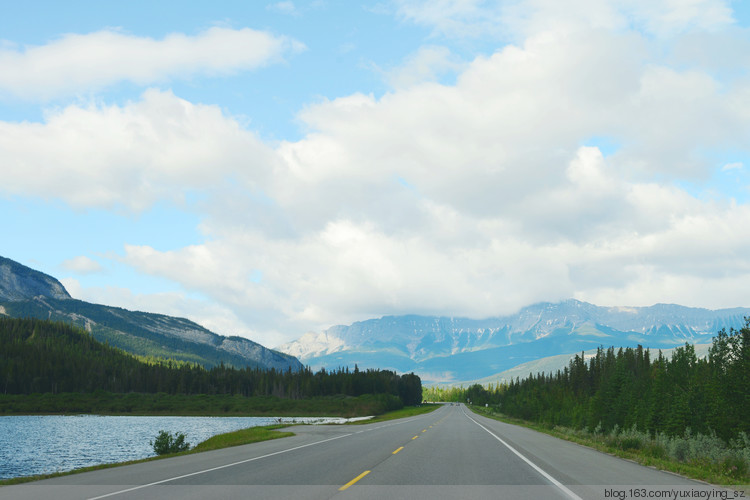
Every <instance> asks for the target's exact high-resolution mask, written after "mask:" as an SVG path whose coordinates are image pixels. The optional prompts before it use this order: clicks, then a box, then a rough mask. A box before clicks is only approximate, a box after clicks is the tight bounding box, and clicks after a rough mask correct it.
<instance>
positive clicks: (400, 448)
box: [392, 446, 404, 455]
mask: <svg viewBox="0 0 750 500" xmlns="http://www.w3.org/2000/svg"><path fill="white" fill-rule="evenodd" d="M403 449H404V447H403V446H401V447H399V449H397V450H396V451H394V452H393V453H392V455H395V454H396V453H398V452H399V451H401V450H403Z"/></svg>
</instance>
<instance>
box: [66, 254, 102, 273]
mask: <svg viewBox="0 0 750 500" xmlns="http://www.w3.org/2000/svg"><path fill="white" fill-rule="evenodd" d="M62 266H63V268H64V269H66V270H68V271H72V272H74V273H77V274H95V273H99V272H101V271H102V270H103V268H102V266H101V264H99V262H97V261H95V260H94V259H92V258H91V257H86V256H85V255H79V256H78V257H74V258H72V259H68V260H66V261H64V262H63V263H62Z"/></svg>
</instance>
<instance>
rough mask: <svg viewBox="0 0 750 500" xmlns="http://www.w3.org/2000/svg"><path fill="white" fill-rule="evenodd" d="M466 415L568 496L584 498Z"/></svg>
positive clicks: (578, 499) (578, 498) (577, 498)
mask: <svg viewBox="0 0 750 500" xmlns="http://www.w3.org/2000/svg"><path fill="white" fill-rule="evenodd" d="M464 415H466V418H468V419H469V420H471V421H472V422H474V423H475V424H477V425H478V426H479V427H481V428H482V429H484V430H485V431H487V432H488V433H489V434H490V435H491V436H492V437H494V438H495V439H497V440H498V441H500V442H501V443H502V444H503V445H504V446H505V447H506V448H508V449H509V450H510V451H512V452H513V453H515V454H516V455H517V456H518V458H520V459H521V460H523V461H524V462H526V463H527V464H529V465H530V466H531V467H532V468H533V469H534V470H535V471H537V472H538V473H539V474H541V475H542V476H544V477H545V478H546V479H547V480H548V481H549V482H551V483H552V484H554V485H555V486H557V487H558V488H559V489H560V490H561V491H562V492H563V493H565V494H566V495H568V497H570V498H571V499H573V500H582V499H581V497H579V496H578V495H576V494H575V493H573V492H572V491H570V490H569V489H568V488H566V487H565V485H564V484H562V483H561V482H560V481H558V480H557V479H555V478H554V477H552V476H550V475H549V474H547V473H546V472H545V471H544V470H542V468H541V467H539V466H538V465H536V464H535V463H534V462H532V461H531V460H529V459H528V458H526V457H525V456H523V455H521V452H519V451H518V450H516V449H515V448H513V447H512V446H511V445H509V444H508V443H506V442H505V441H503V440H502V439H501V438H500V436H498V435H497V434H495V433H494V432H492V431H491V430H489V429H488V428H487V427H485V426H483V425H482V424H480V423H479V422H477V421H476V420H474V419H473V418H471V417H470V416H469V415H468V414H466V413H464Z"/></svg>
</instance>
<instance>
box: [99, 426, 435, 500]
mask: <svg viewBox="0 0 750 500" xmlns="http://www.w3.org/2000/svg"><path fill="white" fill-rule="evenodd" d="M423 416H424V415H417V416H415V417H410V418H403V419H399V420H398V421H396V422H392V423H388V424H385V425H381V426H379V427H375V428H373V429H366V430H364V431H359V432H369V431H374V430H377V429H382V428H384V427H391V426H393V425H401V424H405V423H408V422H411V421H412V420H416V419H418V418H421V417H423ZM359 432H353V433H349V434H342V435H341V436H336V437H332V438H329V439H324V440H322V441H315V442H314V443H307V444H303V445H301V446H295V447H294V448H289V449H287V450H280V451H276V452H274V453H269V454H267V455H263V456H260V457H255V458H248V459H247V460H240V461H239V462H233V463H231V464H226V465H220V466H219V467H213V468H211V469H206V470H200V471H197V472H191V473H190V474H183V475H181V476H176V477H170V478H168V479H162V480H161V481H154V482H153V483H148V484H141V485H138V486H134V487H132V488H128V489H125V490H118V491H113V492H112V493H107V494H106V495H100V496H98V497H91V498H89V499H88V500H99V499H101V498H108V497H112V496H115V495H120V494H122V493H128V492H130V491H136V490H140V489H143V488H148V487H150V486H156V485H159V484H164V483H168V482H170V481H177V480H178V479H183V478H186V477H191V476H197V475H199V474H204V473H206V472H213V471H215V470H220V469H225V468H227V467H233V466H235V465H241V464H245V463H248V462H253V461H255V460H261V459H263V458H268V457H272V456H274V455H281V454H282V453H288V452H290V451H295V450H299V449H302V448H307V447H308V446H314V445H316V444H322V443H326V442H328V441H333V440H336V439H341V438H345V437H348V436H353V435H354V434H355V433H357V434H358V433H359ZM416 438H417V436H414V439H416ZM368 472H369V471H368Z"/></svg>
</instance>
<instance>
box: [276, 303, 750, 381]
mask: <svg viewBox="0 0 750 500" xmlns="http://www.w3.org/2000/svg"><path fill="white" fill-rule="evenodd" d="M748 316H750V309H748V308H734V309H721V310H709V309H703V308H692V307H684V306H679V305H673V304H657V305H653V306H650V307H600V306H596V305H594V304H589V303H586V302H581V301H578V300H573V299H571V300H566V301H562V302H559V303H548V302H545V303H540V304H535V305H532V306H529V307H525V308H523V309H521V310H520V311H519V312H518V313H517V314H513V315H509V316H500V317H495V318H489V319H483V320H475V319H468V318H451V317H436V316H414V315H410V316H386V317H383V318H379V319H371V320H367V321H361V322H357V323H353V324H351V325H348V326H343V325H339V326H334V327H331V328H329V329H327V330H325V331H323V332H320V333H307V334H305V335H303V336H302V337H300V338H299V339H297V340H295V341H293V342H290V343H287V344H284V345H281V346H278V347H277V348H276V349H278V350H280V351H282V352H286V353H288V354H291V355H293V356H296V357H298V358H299V359H300V360H301V361H302V362H303V363H305V364H308V365H310V366H311V367H312V368H317V367H337V366H354V365H355V364H356V365H357V366H358V367H359V368H360V369H362V368H373V367H379V368H382V369H392V370H396V371H398V372H410V371H414V372H415V373H417V374H418V375H419V376H420V377H421V378H422V380H423V381H424V382H426V383H457V382H459V381H461V382H465V381H476V380H482V379H485V380H489V379H491V378H492V377H493V375H496V374H498V373H499V372H502V371H504V370H508V369H510V368H512V367H515V366H518V365H520V364H522V363H526V362H529V361H534V360H538V359H541V358H544V357H547V356H555V355H560V354H568V355H569V354H570V353H576V352H578V353H580V352H581V351H586V350H590V349H596V348H597V347H600V346H604V347H609V346H615V347H636V346H637V345H642V346H643V347H645V348H651V349H668V348H671V347H675V346H678V345H681V344H684V343H685V342H689V343H697V344H704V343H710V341H711V338H712V337H713V336H714V335H715V334H716V333H717V332H718V331H719V330H721V329H723V328H725V329H727V330H729V329H731V328H735V329H739V328H741V327H742V326H744V325H745V317H748ZM526 375H528V373H526Z"/></svg>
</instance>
